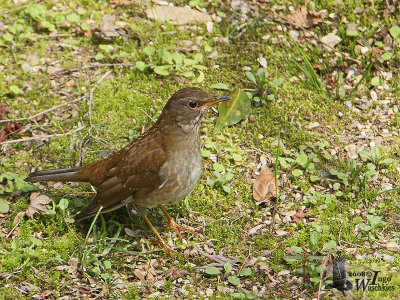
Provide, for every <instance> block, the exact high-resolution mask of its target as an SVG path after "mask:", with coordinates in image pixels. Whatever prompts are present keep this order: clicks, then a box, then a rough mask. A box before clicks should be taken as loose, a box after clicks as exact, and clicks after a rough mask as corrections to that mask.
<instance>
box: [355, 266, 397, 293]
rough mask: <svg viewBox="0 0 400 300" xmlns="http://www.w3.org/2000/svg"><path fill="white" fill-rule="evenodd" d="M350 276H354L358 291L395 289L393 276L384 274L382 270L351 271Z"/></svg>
mask: <svg viewBox="0 0 400 300" xmlns="http://www.w3.org/2000/svg"><path fill="white" fill-rule="evenodd" d="M348 275H349V277H354V281H355V289H356V290H357V291H363V292H365V291H368V292H375V291H388V292H389V291H394V290H395V286H394V285H391V281H392V276H383V274H382V271H374V270H372V271H367V272H365V271H362V272H349V273H348Z"/></svg>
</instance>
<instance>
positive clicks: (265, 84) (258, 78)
mask: <svg viewBox="0 0 400 300" xmlns="http://www.w3.org/2000/svg"><path fill="white" fill-rule="evenodd" d="M245 74H246V77H247V78H248V79H249V80H250V81H251V82H252V83H253V84H254V85H255V89H253V90H252V92H251V93H247V95H248V97H249V98H250V99H253V100H254V101H255V102H256V103H263V104H265V102H266V100H268V101H272V100H274V99H275V95H274V94H271V93H270V90H271V89H272V88H275V87H278V86H279V85H281V84H282V83H283V79H282V78H276V79H274V80H272V81H269V80H268V77H269V72H268V70H267V69H266V68H259V69H258V70H257V72H256V73H255V74H253V73H252V72H250V71H246V73H245Z"/></svg>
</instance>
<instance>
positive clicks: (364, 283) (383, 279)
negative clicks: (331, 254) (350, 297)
mask: <svg viewBox="0 0 400 300" xmlns="http://www.w3.org/2000/svg"><path fill="white" fill-rule="evenodd" d="M393 276H394V273H385V272H384V271H378V270H369V271H353V270H350V271H346V258H344V257H342V256H340V255H338V256H337V257H335V260H334V263H333V268H332V283H330V284H328V285H327V287H330V288H334V289H337V290H338V291H341V292H342V293H343V296H346V292H351V293H358V292H360V293H365V292H378V291H379V292H388V293H389V294H394V293H395V291H396V289H397V284H395V283H396V282H398V280H396V278H394V280H393V281H392V279H393V278H392V277H393ZM393 282H395V283H393Z"/></svg>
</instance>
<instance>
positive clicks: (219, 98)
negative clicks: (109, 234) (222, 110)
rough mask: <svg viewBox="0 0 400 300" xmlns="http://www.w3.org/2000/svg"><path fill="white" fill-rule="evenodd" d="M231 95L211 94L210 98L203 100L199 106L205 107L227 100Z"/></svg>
mask: <svg viewBox="0 0 400 300" xmlns="http://www.w3.org/2000/svg"><path fill="white" fill-rule="evenodd" d="M231 99H232V97H230V96H224V95H213V96H212V97H211V98H209V99H207V100H208V101H207V102H205V103H204V104H203V105H202V106H201V107H207V106H211V105H214V104H216V103H219V102H222V101H227V100H231Z"/></svg>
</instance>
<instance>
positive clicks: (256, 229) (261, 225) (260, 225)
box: [249, 224, 267, 235]
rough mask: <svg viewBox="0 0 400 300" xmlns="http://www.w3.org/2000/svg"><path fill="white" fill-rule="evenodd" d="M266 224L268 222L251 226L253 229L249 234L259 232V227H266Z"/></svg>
mask: <svg viewBox="0 0 400 300" xmlns="http://www.w3.org/2000/svg"><path fill="white" fill-rule="evenodd" d="M266 225H267V224H258V225H257V226H255V227H253V228H251V229H250V230H249V235H253V234H255V233H257V231H258V230H259V229H261V228H263V227H265V226H266Z"/></svg>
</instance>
